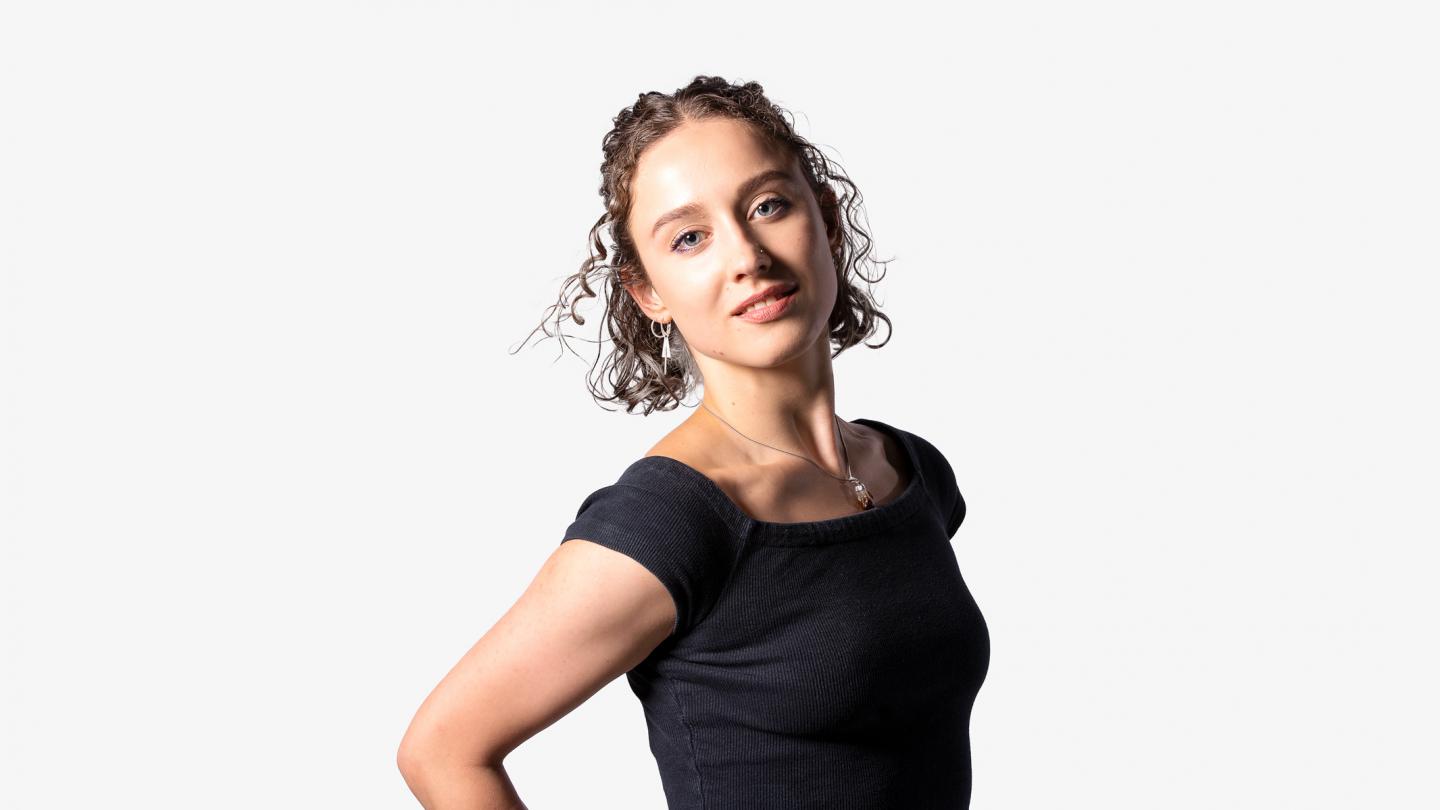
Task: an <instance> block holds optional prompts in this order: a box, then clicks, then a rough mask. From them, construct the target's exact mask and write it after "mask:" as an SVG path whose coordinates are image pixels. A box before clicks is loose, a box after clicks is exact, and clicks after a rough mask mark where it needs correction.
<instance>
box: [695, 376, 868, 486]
mask: <svg viewBox="0 0 1440 810" xmlns="http://www.w3.org/2000/svg"><path fill="white" fill-rule="evenodd" d="M700 407H702V408H704V409H705V410H707V411H710V415H711V416H714V417H715V418H716V419H720V421H721V422H725V420H724V419H721V418H720V414H718V413H715V412H714V411H711V410H710V406H709V405H706V404H705V401H704V400H703V399H702V400H701V401H700ZM831 416H832V417H834V419H835V432H836V433H837V434H839V436H840V450H841V452H842V453H843V454H844V456H845V477H844V478H841V477H840V476H838V475H835V474H834V473H832V472H830V471H829V470H827V469H825V468H824V467H821V466H820V465H819V464H816V463H815V462H814V461H810V459H808V458H806V457H805V456H802V455H800V454H799V453H791V452H790V451H789V450H781V449H780V448H779V447H775V446H774V445H769V444H765V443H764V442H762V441H760V440H759V439H750V437H749V436H745V434H744V433H740V430H739V429H738V428H736V427H735V426H734V425H732V424H730V423H729V422H725V426H726V427H728V428H730V429H731V430H733V431H735V432H736V433H740V435H741V436H744V437H745V438H747V439H750V441H752V442H755V443H756V444H759V445H763V446H765V447H769V448H770V449H771V450H780V452H782V453H787V454H789V455H792V456H794V457H796V458H803V459H805V460H806V461H809V462H810V463H811V464H812V465H814V467H815V469H817V470H819V471H820V472H823V473H825V474H826V475H828V476H830V477H831V478H834V479H835V480H836V481H844V482H845V483H847V484H849V485H850V486H851V487H852V488H854V491H855V501H856V502H857V503H859V504H860V508H861V509H874V508H875V499H874V498H871V497H870V490H868V489H866V488H865V485H864V484H862V483H860V479H858V478H856V477H855V474H854V473H852V472H851V471H850V451H849V450H847V449H846V448H845V433H844V431H842V430H840V417H838V416H835V415H834V414H831Z"/></svg>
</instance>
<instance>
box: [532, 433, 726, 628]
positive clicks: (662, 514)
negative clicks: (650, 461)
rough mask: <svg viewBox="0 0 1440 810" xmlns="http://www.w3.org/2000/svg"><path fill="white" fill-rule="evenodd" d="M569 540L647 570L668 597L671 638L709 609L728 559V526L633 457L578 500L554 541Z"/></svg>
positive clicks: (702, 503) (690, 494)
mask: <svg viewBox="0 0 1440 810" xmlns="http://www.w3.org/2000/svg"><path fill="white" fill-rule="evenodd" d="M642 461H643V459H642ZM572 539H582V540H589V541H590V542H592V543H597V544H599V545H602V546H604V547H606V548H609V549H613V550H615V551H618V552H620V553H621V554H624V555H626V556H627V557H630V558H631V559H633V560H635V561H636V562H638V563H640V564H641V565H643V566H645V568H646V569H648V570H649V571H650V573H652V574H654V575H655V577H656V578H657V579H659V580H660V582H661V584H663V585H664V586H665V589H666V590H667V591H669V592H670V598H671V599H673V600H674V602H675V624H674V625H673V626H672V627H671V630H670V635H671V636H672V637H673V636H678V635H683V634H684V633H687V632H689V630H690V629H691V628H693V627H694V626H695V625H697V624H699V623H700V621H701V620H702V619H704V618H705V616H706V615H708V614H709V612H710V610H711V608H713V607H714V606H715V602H716V601H717V600H718V598H719V595H720V592H721V591H722V590H723V589H724V587H725V583H726V582H727V581H728V580H729V577H730V573H731V571H732V569H733V567H734V562H735V557H736V546H735V543H734V542H733V540H732V537H731V535H730V532H729V529H728V527H727V526H726V524H725V522H724V521H723V520H721V519H720V517H719V516H718V515H717V514H715V512H714V509H713V508H712V507H711V506H710V504H709V503H708V502H707V501H706V500H705V499H704V498H703V497H700V496H699V495H697V494H696V493H694V492H691V491H688V489H687V487H686V486H685V484H684V482H683V481H680V480H678V479H670V478H667V477H665V476H663V475H662V474H660V473H659V472H658V471H656V470H655V469H654V468H652V467H650V466H648V465H641V463H640V462H637V464H636V465H634V466H632V467H630V468H629V469H627V470H626V472H625V474H624V475H622V476H621V477H620V480H619V481H618V482H616V483H614V484H610V485H608V486H605V487H601V488H600V489H597V490H595V491H594V492H592V493H591V494H590V495H589V496H588V497H586V498H585V500H584V501H583V502H582V503H581V504H580V508H579V510H577V511H576V513H575V520H574V521H573V522H571V524H570V525H569V527H567V528H566V529H565V537H564V539H562V540H561V541H560V542H561V544H562V545H563V544H564V543H565V542H566V541H567V540H572Z"/></svg>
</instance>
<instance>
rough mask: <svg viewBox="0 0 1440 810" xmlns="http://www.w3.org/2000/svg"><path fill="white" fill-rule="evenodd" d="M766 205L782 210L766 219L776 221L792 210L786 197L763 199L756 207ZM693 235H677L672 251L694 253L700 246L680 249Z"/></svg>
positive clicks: (671, 247)
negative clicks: (681, 241) (684, 241)
mask: <svg viewBox="0 0 1440 810" xmlns="http://www.w3.org/2000/svg"><path fill="white" fill-rule="evenodd" d="M766 203H778V207H779V208H780V210H779V211H776V212H775V213H774V214H771V215H770V216H768V217H766V219H774V218H775V217H778V216H780V214H781V213H782V212H784V211H786V210H788V209H789V208H790V201H789V200H787V199H785V198H784V197H780V196H775V197H766V198H765V199H763V200H761V201H760V202H759V203H757V204H756V206H755V207H756V208H759V207H760V206H762V205H765V204H766ZM692 233H696V231H693V230H689V231H681V232H680V233H677V234H675V238H674V239H672V240H670V249H671V250H672V251H674V252H676V253H692V252H694V251H695V249H696V248H698V247H699V245H696V246H695V247H691V248H689V249H686V250H681V249H680V240H682V239H684V238H685V236H686V235H687V234H692Z"/></svg>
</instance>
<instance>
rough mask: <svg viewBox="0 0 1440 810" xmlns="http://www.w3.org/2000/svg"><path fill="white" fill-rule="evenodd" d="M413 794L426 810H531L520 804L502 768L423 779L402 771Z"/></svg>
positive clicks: (479, 768)
mask: <svg viewBox="0 0 1440 810" xmlns="http://www.w3.org/2000/svg"><path fill="white" fill-rule="evenodd" d="M401 773H402V775H404V777H405V783H406V784H407V785H409V786H410V792H411V793H414V794H415V798H417V799H419V800H420V805H421V806H422V807H426V808H430V809H431V810H434V808H447V810H448V808H452V807H453V808H461V807H463V808H466V809H467V810H529V808H527V807H526V806H525V803H524V802H522V801H520V795H519V794H517V793H516V792H515V785H513V784H511V782H510V776H509V775H508V774H506V773H505V769H504V768H503V767H501V766H499V765H496V766H493V767H491V766H489V765H476V766H473V767H469V768H453V769H449V770H441V771H439V772H438V773H436V774H435V775H434V776H427V777H424V778H421V777H420V775H419V772H418V771H416V770H402V771H401Z"/></svg>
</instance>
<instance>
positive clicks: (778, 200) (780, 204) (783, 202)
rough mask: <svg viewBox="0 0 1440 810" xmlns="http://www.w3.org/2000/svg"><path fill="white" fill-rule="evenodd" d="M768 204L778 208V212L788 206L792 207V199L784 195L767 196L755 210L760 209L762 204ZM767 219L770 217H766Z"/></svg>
mask: <svg viewBox="0 0 1440 810" xmlns="http://www.w3.org/2000/svg"><path fill="white" fill-rule="evenodd" d="M766 205H768V206H770V207H772V208H775V209H777V210H776V212H775V213H777V214H778V213H780V212H781V211H784V210H785V209H786V208H789V207H790V201H789V200H787V199H785V198H784V197H766V198H765V199H764V200H763V201H761V203H760V205H757V206H755V210H756V211H759V210H760V208H761V207H762V206H766ZM766 219H769V217H766Z"/></svg>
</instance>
